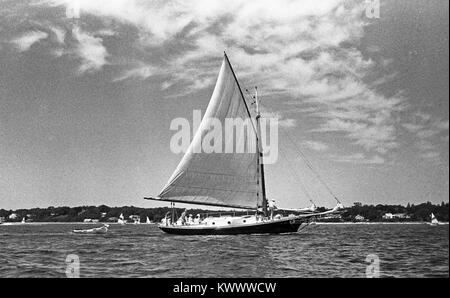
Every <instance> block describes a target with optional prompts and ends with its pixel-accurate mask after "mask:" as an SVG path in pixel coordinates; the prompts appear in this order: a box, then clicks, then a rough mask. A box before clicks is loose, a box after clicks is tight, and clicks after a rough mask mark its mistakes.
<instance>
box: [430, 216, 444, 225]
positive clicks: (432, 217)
mask: <svg viewBox="0 0 450 298" xmlns="http://www.w3.org/2000/svg"><path fill="white" fill-rule="evenodd" d="M442 224H443V223H441V222H439V220H437V218H436V216H435V215H434V214H433V213H431V222H430V223H429V225H430V226H439V225H442Z"/></svg>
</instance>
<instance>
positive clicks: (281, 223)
mask: <svg viewBox="0 0 450 298" xmlns="http://www.w3.org/2000/svg"><path fill="white" fill-rule="evenodd" d="M305 223H306V221H303V220H300V219H286V220H277V221H268V222H262V223H255V224H247V225H240V226H224V227H211V226H209V227H201V228H199V227H189V226H159V228H160V229H161V230H162V231H164V232H166V233H169V234H176V235H237V234H280V233H293V232H297V231H298V229H299V227H300V226H301V225H302V224H305Z"/></svg>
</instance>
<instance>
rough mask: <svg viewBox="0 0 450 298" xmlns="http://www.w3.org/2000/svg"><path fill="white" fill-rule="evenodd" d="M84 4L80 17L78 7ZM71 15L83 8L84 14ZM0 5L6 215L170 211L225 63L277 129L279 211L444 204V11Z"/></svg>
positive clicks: (423, 0)
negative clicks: (183, 127) (175, 125)
mask: <svg viewBox="0 0 450 298" xmlns="http://www.w3.org/2000/svg"><path fill="white" fill-rule="evenodd" d="M74 3H75V4H74ZM77 8H78V9H77ZM366 9H367V4H366V3H365V1H362V0H347V1H344V0H324V1H322V0H321V1H312V0H309V1H308V0H278V1H271V0H230V1H222V0H220V1H218V0H217V1H216V0H196V1H181V0H164V1H163V0H157V1H143V0H141V1H139V0H127V1H124V0H107V1H106V0H105V1H100V0H79V1H78V2H76V1H69V0H29V1H23V0H0V208H5V209H17V208H32V207H47V206H80V205H100V204H106V205H109V206H124V205H128V206H129V205H134V206H141V207H149V208H150V207H156V206H168V203H161V202H153V201H146V200H143V197H148V196H156V195H158V194H159V192H160V190H161V189H162V187H163V186H164V184H165V183H166V182H167V180H168V179H169V177H170V175H171V174H172V172H173V171H174V169H175V167H176V166H177V164H178V162H179V161H180V159H181V157H182V155H181V154H175V153H172V152H171V150H170V147H169V144H170V139H171V137H172V136H173V134H174V131H171V130H170V129H169V127H170V123H171V121H172V120H173V119H175V118H177V117H184V118H186V119H189V120H190V121H191V120H192V117H193V116H192V114H193V110H194V109H197V110H202V111H203V112H204V111H205V109H206V106H207V105H208V101H209V98H210V96H211V94H212V91H213V89H214V84H215V80H216V79H217V75H218V72H219V69H220V65H221V62H222V59H223V51H226V52H227V55H228V57H229V59H230V61H231V63H232V65H233V68H234V70H235V72H236V75H237V77H238V79H239V82H240V84H241V86H242V87H243V89H245V88H249V89H250V88H252V87H253V86H255V85H257V86H258V90H259V95H260V99H261V104H262V107H263V111H264V116H270V117H278V119H279V123H280V132H279V135H280V137H279V151H280V156H279V157H280V158H279V160H278V162H277V163H275V164H273V165H267V166H266V187H267V195H268V197H269V198H272V199H275V200H276V202H277V205H278V206H279V207H285V208H296V207H305V206H306V205H309V202H308V201H309V199H312V200H313V201H314V202H315V203H316V204H317V205H320V206H330V207H331V206H333V205H334V203H335V202H334V200H333V198H332V196H331V195H330V193H328V192H327V190H326V188H325V187H324V186H323V185H322V184H321V183H320V182H319V181H318V179H317V178H316V177H315V176H314V174H313V173H312V172H311V171H310V170H309V169H308V167H307V165H306V164H305V162H304V160H302V159H301V158H299V154H298V149H300V150H301V151H302V152H303V153H304V154H305V156H307V158H308V160H309V161H310V163H311V164H312V165H313V166H314V169H315V170H316V171H317V172H318V173H319V174H320V176H321V177H322V179H323V180H324V181H325V182H326V183H327V184H328V186H329V187H330V188H331V189H332V191H333V193H334V194H335V195H336V196H337V197H338V198H339V199H340V200H341V201H342V203H343V204H344V205H347V206H348V205H352V204H353V202H362V203H364V204H404V205H405V204H407V203H415V204H417V203H422V202H426V201H431V202H433V203H441V202H442V201H445V202H448V197H449V163H448V155H449V154H448V153H449V144H448V142H449V105H448V102H449V84H448V81H449V49H448V43H449V29H448V28H449V3H448V1H446V0H380V7H379V12H380V14H379V18H378V17H373V16H374V15H373V14H372V15H370V14H368V13H367V11H366Z"/></svg>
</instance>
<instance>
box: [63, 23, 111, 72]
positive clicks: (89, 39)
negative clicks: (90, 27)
mask: <svg viewBox="0 0 450 298" xmlns="http://www.w3.org/2000/svg"><path fill="white" fill-rule="evenodd" d="M72 33H73V35H74V38H75V39H76V40H77V41H78V44H77V48H76V51H75V53H76V54H77V55H78V56H79V57H80V58H81V60H82V64H81V66H80V68H79V70H80V72H81V73H83V72H89V71H96V70H99V69H101V68H102V67H103V66H104V65H105V64H107V61H106V57H107V56H108V52H107V50H106V48H105V47H104V46H103V44H102V41H103V40H102V38H100V37H95V36H93V35H91V34H89V33H88V32H85V31H83V30H81V29H80V28H79V27H76V28H74V30H73V31H72Z"/></svg>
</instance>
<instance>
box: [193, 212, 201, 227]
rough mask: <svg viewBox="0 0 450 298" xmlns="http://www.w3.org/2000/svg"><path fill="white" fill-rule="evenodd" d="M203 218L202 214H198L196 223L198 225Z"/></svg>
mask: <svg viewBox="0 0 450 298" xmlns="http://www.w3.org/2000/svg"><path fill="white" fill-rule="evenodd" d="M200 221H201V218H200V214H197V216H196V217H195V219H194V224H196V225H198V224H200Z"/></svg>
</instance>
